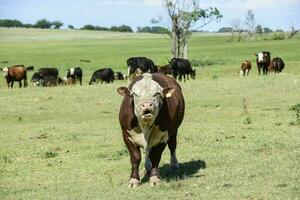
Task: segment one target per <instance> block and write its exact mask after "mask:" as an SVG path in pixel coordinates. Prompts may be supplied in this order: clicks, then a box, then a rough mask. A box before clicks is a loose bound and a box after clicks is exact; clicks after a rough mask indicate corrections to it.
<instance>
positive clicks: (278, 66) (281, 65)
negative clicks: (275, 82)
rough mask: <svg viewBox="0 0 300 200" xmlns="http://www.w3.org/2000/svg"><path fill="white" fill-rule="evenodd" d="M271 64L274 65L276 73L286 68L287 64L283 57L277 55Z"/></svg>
mask: <svg viewBox="0 0 300 200" xmlns="http://www.w3.org/2000/svg"><path fill="white" fill-rule="evenodd" d="M271 66H272V67H273V70H274V72H275V73H280V72H281V71H282V70H283V69H284V67H285V64H284V62H283V60H282V59H281V58H278V57H276V58H273V60H272V62H271Z"/></svg>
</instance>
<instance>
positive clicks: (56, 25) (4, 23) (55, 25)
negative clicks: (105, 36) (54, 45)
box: [0, 19, 170, 34]
mask: <svg viewBox="0 0 300 200" xmlns="http://www.w3.org/2000/svg"><path fill="white" fill-rule="evenodd" d="M62 26H63V23H62V22H61V21H58V20H56V21H52V22H51V21H49V20H47V19H41V20H38V21H37V22H36V23H35V24H24V23H22V22H21V21H19V20H16V19H0V27H7V28H10V27H23V28H42V29H51V28H52V29H60V28H61V27H62ZM68 28H69V29H75V27H74V26H73V25H68ZM79 29H81V30H96V31H115V32H129V33H132V32H134V31H133V29H132V28H131V27H130V26H127V25H124V24H123V25H121V26H111V27H103V26H94V25H91V24H87V25H84V26H83V27H81V28H79ZM137 32H139V33H157V34H169V33H170V31H169V30H168V29H167V28H165V27H161V26H152V27H150V26H145V27H138V28H137Z"/></svg>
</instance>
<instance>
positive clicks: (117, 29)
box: [110, 26, 119, 32]
mask: <svg viewBox="0 0 300 200" xmlns="http://www.w3.org/2000/svg"><path fill="white" fill-rule="evenodd" d="M110 30H111V31H116V32H117V31H119V28H118V27H117V26H112V27H110Z"/></svg>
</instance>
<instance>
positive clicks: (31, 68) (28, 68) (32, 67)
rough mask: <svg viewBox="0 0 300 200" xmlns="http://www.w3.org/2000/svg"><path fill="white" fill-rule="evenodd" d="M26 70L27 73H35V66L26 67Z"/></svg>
mask: <svg viewBox="0 0 300 200" xmlns="http://www.w3.org/2000/svg"><path fill="white" fill-rule="evenodd" d="M26 70H27V71H33V70H34V66H29V67H26Z"/></svg>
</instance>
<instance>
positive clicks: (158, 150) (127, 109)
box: [118, 73, 185, 187]
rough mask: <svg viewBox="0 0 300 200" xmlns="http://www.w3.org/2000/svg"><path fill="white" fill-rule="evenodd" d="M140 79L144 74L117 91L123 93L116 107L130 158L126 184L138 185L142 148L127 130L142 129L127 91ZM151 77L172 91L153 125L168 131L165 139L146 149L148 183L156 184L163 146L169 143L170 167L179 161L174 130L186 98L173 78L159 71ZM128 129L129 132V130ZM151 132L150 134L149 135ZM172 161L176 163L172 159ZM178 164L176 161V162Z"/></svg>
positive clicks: (178, 124) (179, 121)
mask: <svg viewBox="0 0 300 200" xmlns="http://www.w3.org/2000/svg"><path fill="white" fill-rule="evenodd" d="M141 79H143V75H141V76H138V77H137V78H135V79H134V80H133V81H132V82H131V84H130V85H129V87H128V89H129V90H122V91H123V92H124V93H120V92H119V91H118V92H119V93H120V94H121V95H123V96H124V98H123V101H122V103H121V107H120V111H119V121H120V125H121V129H122V133H123V140H124V142H125V144H126V146H127V148H128V151H129V154H130V161H131V167H132V168H131V175H130V180H129V184H130V185H129V187H135V186H137V185H138V183H139V180H140V177H139V164H140V161H141V152H140V146H138V145H137V144H136V143H134V142H133V141H134V138H132V137H131V135H130V134H129V132H130V131H131V130H136V131H141V127H140V126H139V122H138V119H137V117H136V116H135V113H134V102H133V97H132V96H131V94H130V91H131V90H132V88H133V85H134V84H136V82H138V81H139V80H141ZM152 80H154V81H155V82H157V83H158V84H159V85H160V86H161V87H162V88H171V89H172V91H173V92H172V95H171V96H167V97H165V98H164V99H163V101H162V105H161V107H160V110H159V113H158V115H157V117H156V119H155V121H154V124H153V125H154V126H153V127H158V129H159V131H160V132H164V133H165V134H168V137H167V138H168V141H167V143H164V142H162V143H159V144H157V145H156V146H153V147H151V148H150V150H149V154H148V159H149V160H150V163H151V168H150V169H147V167H146V165H145V167H146V170H147V172H148V174H150V183H151V184H156V183H157V182H158V181H159V180H160V179H159V172H158V165H159V162H160V159H161V155H162V152H163V151H164V148H165V146H166V145H167V144H168V147H169V149H170V153H171V163H170V166H171V168H173V167H174V168H176V167H178V162H177V159H176V154H175V150H176V145H177V139H176V136H177V130H178V128H179V126H180V124H181V122H182V120H183V117H184V110H185V102H184V98H183V95H182V91H181V88H180V86H179V84H178V83H177V82H176V80H175V79H173V78H171V77H167V76H165V75H163V74H160V73H153V74H152ZM173 89H174V90H173ZM128 131H129V132H128ZM152 133H154V132H151V134H150V136H151V135H152ZM172 159H173V161H175V165H174V162H173V163H172ZM176 164H177V165H176Z"/></svg>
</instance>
